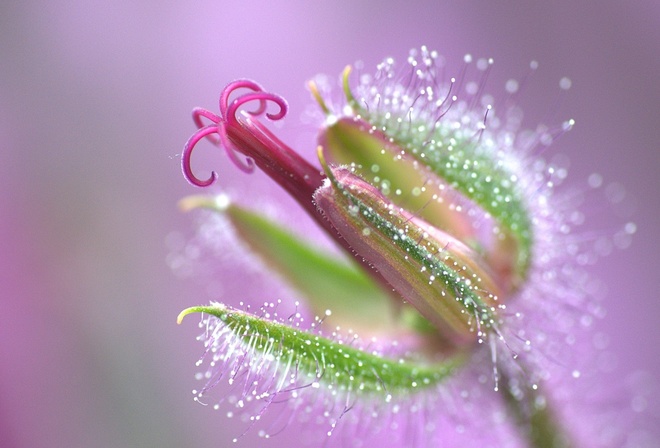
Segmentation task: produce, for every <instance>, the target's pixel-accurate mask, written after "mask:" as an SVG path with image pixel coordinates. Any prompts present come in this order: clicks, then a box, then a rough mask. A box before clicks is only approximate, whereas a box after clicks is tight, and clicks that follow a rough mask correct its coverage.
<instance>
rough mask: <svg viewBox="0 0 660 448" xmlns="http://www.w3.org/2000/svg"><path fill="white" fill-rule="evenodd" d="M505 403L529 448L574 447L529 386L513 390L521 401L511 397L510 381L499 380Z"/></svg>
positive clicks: (547, 406) (544, 403) (545, 405)
mask: <svg viewBox="0 0 660 448" xmlns="http://www.w3.org/2000/svg"><path fill="white" fill-rule="evenodd" d="M502 380H503V383H504V384H507V385H509V386H508V387H505V388H504V400H505V402H506V405H507V407H508V408H509V410H510V411H511V412H512V414H513V415H514V417H515V418H516V420H517V423H518V427H519V428H520V431H521V432H522V433H523V436H524V438H525V439H527V442H528V443H529V447H530V448H570V447H572V446H574V445H573V443H572V441H571V440H570V437H569V436H568V433H567V431H566V430H565V428H563V427H562V426H561V424H560V423H559V422H558V421H557V418H556V416H555V414H554V413H553V412H552V409H551V408H550V405H549V403H548V402H547V400H546V399H545V398H544V396H543V394H542V393H541V392H540V390H539V388H538V387H537V388H534V387H533V386H532V385H531V384H527V383H521V384H519V385H518V386H517V387H516V388H517V389H520V390H521V395H522V398H519V397H517V396H515V395H514V392H513V389H514V387H511V379H510V378H509V377H507V376H506V374H505V375H503V376H502Z"/></svg>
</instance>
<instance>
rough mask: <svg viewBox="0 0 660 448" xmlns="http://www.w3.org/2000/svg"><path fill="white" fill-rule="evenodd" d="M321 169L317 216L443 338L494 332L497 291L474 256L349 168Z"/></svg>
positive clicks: (467, 338) (460, 339)
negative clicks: (324, 175)
mask: <svg viewBox="0 0 660 448" xmlns="http://www.w3.org/2000/svg"><path fill="white" fill-rule="evenodd" d="M320 156H321V159H322V162H323V156H322V155H320ZM325 168H326V172H327V174H328V177H329V179H330V181H327V182H326V183H325V185H324V186H323V187H321V188H320V189H318V190H317V191H316V193H315V195H314V200H315V201H316V205H317V207H318V208H319V210H320V211H321V212H322V213H323V214H324V215H325V217H326V218H327V219H328V220H329V221H330V222H331V223H332V225H333V226H334V227H335V229H337V231H338V232H339V234H340V235H341V236H342V237H343V238H344V239H345V240H346V242H347V243H348V245H349V246H351V248H352V249H353V250H354V251H355V252H356V253H357V254H359V255H360V256H361V257H363V258H364V259H365V260H366V261H367V262H368V263H369V264H371V266H372V267H373V268H375V269H376V270H377V271H378V272H379V273H380V275H381V276H382V277H384V278H385V279H386V280H387V282H388V283H389V285H390V286H391V287H392V288H393V289H394V290H395V291H396V292H397V293H398V294H400V295H401V296H402V297H403V298H404V299H405V300H407V301H408V302H410V303H411V304H412V305H413V306H414V307H415V308H417V310H418V311H419V312H420V313H421V314H422V315H423V316H424V317H425V318H426V319H428V320H429V321H430V322H431V323H432V324H433V325H434V326H435V327H436V328H437V330H438V332H439V334H440V336H441V338H442V339H445V340H446V341H448V342H449V343H450V344H452V345H455V346H461V345H463V346H464V345H466V344H470V343H472V342H474V341H475V340H479V341H480V342H481V341H483V339H484V337H485V336H486V330H487V329H490V328H495V329H496V326H497V320H496V316H495V311H496V309H497V306H498V297H499V296H500V294H501V288H500V287H499V286H498V284H497V282H496V281H495V280H494V276H493V274H492V273H491V271H490V269H489V268H488V266H487V265H485V264H484V263H483V262H482V261H481V257H479V255H478V254H477V253H475V251H474V250H473V249H471V248H470V247H468V246H467V245H465V244H464V243H463V242H461V241H460V240H458V239H457V238H455V237H454V236H452V235H450V234H448V233H447V232H444V231H442V230H440V229H438V228H435V227H433V226H431V225H430V224H429V223H428V222H426V221H424V220H423V219H421V218H419V217H416V216H415V215H413V214H412V213H411V212H409V211H407V210H405V209H403V208H400V207H398V206H396V205H395V204H393V203H392V201H390V200H389V199H388V198H386V197H385V196H384V195H383V194H382V193H381V192H380V191H379V190H378V189H377V188H375V187H374V186H373V185H371V184H370V183H368V182H366V181H365V180H363V179H362V178H360V177H359V176H357V175H355V174H353V173H352V172H351V170H350V169H348V168H343V167H328V166H327V165H325Z"/></svg>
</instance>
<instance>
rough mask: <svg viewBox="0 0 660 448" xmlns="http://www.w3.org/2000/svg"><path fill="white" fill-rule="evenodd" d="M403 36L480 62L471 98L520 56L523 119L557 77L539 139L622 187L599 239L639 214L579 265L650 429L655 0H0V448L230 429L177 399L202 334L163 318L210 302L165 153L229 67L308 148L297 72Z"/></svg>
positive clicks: (215, 433) (257, 184) (214, 439)
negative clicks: (588, 265)
mask: <svg viewBox="0 0 660 448" xmlns="http://www.w3.org/2000/svg"><path fill="white" fill-rule="evenodd" d="M590 4H591V5H598V6H597V7H596V6H589V5H590ZM422 44H426V45H428V46H429V47H431V48H435V49H437V50H438V51H439V52H440V53H441V54H443V55H445V56H446V58H447V60H448V65H449V67H450V68H451V67H452V66H453V67H454V68H456V67H457V65H456V64H458V63H459V61H460V60H461V57H462V55H463V54H464V53H466V52H470V53H472V54H473V55H474V56H476V57H487V56H492V57H493V58H494V59H495V67H494V70H493V74H492V77H491V79H490V81H489V87H490V89H489V90H491V91H498V89H501V86H502V85H503V83H504V81H505V80H506V79H508V78H510V77H520V76H522V75H523V74H524V73H525V71H526V68H527V67H528V64H529V61H531V60H532V59H536V60H538V61H539V62H540V68H539V70H538V71H537V73H536V74H535V75H534V79H533V81H532V82H531V83H530V86H529V88H528V89H527V91H526V92H525V94H524V101H523V102H524V104H525V112H526V113H527V114H528V116H530V117H532V120H533V119H534V118H539V117H543V116H544V112H545V111H546V109H547V108H549V107H550V106H552V104H554V101H555V99H556V98H558V96H559V88H558V82H559V79H560V78H561V77H562V76H569V77H570V78H571V79H572V81H573V88H572V89H571V91H570V93H569V94H568V95H564V97H565V98H564V100H563V101H564V103H563V105H562V108H561V110H562V112H563V114H562V115H560V116H558V117H557V120H556V121H557V122H558V121H559V120H561V119H564V118H569V117H573V118H575V119H576V121H577V127H576V128H575V129H574V130H573V131H572V132H571V133H569V134H568V135H567V136H566V137H564V138H562V140H561V141H560V143H559V144H558V145H557V146H556V147H555V151H557V150H560V151H561V152H563V153H566V154H568V155H569V156H570V160H571V167H570V169H571V179H573V180H574V181H575V182H576V183H580V182H584V180H585V179H586V177H587V176H588V175H589V174H591V173H592V172H594V171H596V172H599V173H601V174H602V175H603V177H604V178H605V180H606V182H612V181H617V182H620V183H621V184H622V185H623V186H625V189H626V190H627V192H628V195H627V197H626V199H625V200H624V201H623V203H619V204H618V205H617V204H614V206H613V207H612V210H598V211H597V216H598V218H597V220H596V221H595V222H593V224H594V228H596V229H604V230H605V231H607V232H611V233H614V231H615V230H616V229H617V228H618V226H620V225H621V224H622V223H624V222H626V221H627V220H630V219H631V218H630V216H629V213H630V212H631V209H634V215H633V217H632V220H634V221H635V222H636V223H637V225H638V232H637V234H636V235H635V238H634V241H633V243H632V246H631V247H630V248H629V249H627V250H624V251H618V252H615V254H614V255H612V256H610V257H608V258H606V259H604V260H602V261H601V262H600V263H599V264H598V266H597V267H596V268H595V269H594V272H595V273H596V274H597V275H599V276H600V277H601V278H603V279H607V283H608V291H607V295H606V298H605V300H606V302H605V303H606V307H607V309H608V311H609V312H608V315H607V316H606V318H605V319H604V321H603V322H602V323H601V324H600V330H601V331H605V332H606V333H607V334H608V335H609V337H610V339H609V340H610V348H611V351H612V353H613V359H614V360H615V361H616V364H615V365H616V368H615V370H613V371H612V372H610V374H609V378H610V379H611V381H612V382H613V387H621V386H623V387H628V388H630V387H632V388H633V389H634V392H636V393H642V394H643V395H644V396H645V397H647V398H646V399H644V398H640V397H639V396H638V397H637V399H636V401H635V402H634V403H625V404H624V405H626V406H635V407H636V408H637V409H644V408H645V407H647V406H648V410H647V412H648V415H650V418H651V420H654V421H655V422H656V423H657V422H658V421H660V404H659V401H658V396H659V394H658V390H657V388H658V386H657V380H658V378H660V359H659V358H660V356H659V351H658V341H660V326H659V325H658V324H657V322H658V317H660V312H659V311H658V308H657V305H656V304H657V303H658V299H659V298H660V280H659V279H660V276H659V275H658V274H657V272H656V270H657V269H656V265H655V263H656V261H654V260H657V259H658V254H660V238H658V236H659V235H660V231H659V230H658V229H659V226H658V218H659V217H660V200H659V199H658V195H659V193H660V176H659V175H658V169H659V168H660V147H659V146H660V145H659V142H660V126H659V123H658V110H659V109H660V85H659V84H658V80H659V79H660V5H658V3H657V1H654V0H644V1H629V2H618V1H604V2H598V3H593V2H575V1H564V0H562V1H556V2H534V3H533V4H532V2H516V1H503V2H482V1H476V0H474V1H473V0H469V1H463V2H457V3H456V6H448V5H444V4H441V2H434V1H427V2H418V3H415V4H413V2H406V4H405V6H404V3H403V2H401V3H394V2H378V1H370V2H352V1H341V2H333V3H330V2H323V3H321V2H318V3H316V2H309V1H304V0H300V1H291V2H286V3H285V2H280V3H279V6H276V2H270V1H262V2H257V1H245V0H243V1H235V2H229V1H224V2H223V1H215V2H199V3H196V2H178V3H173V2H155V1H144V2H133V3H131V2H127V3H125V4H122V6H119V4H118V3H117V4H113V5H110V4H107V3H106V2H95V1H84V2H83V1H67V2H58V1H51V2H3V3H2V5H1V6H0V145H1V147H2V154H3V162H2V164H0V233H1V235H2V236H1V239H0V287H1V291H2V292H1V293H0V294H1V295H0V300H1V302H0V303H1V304H2V311H3V318H2V321H1V322H0V446H2V447H87V446H94V447H111V446H112V447H118V446H159V447H179V446H195V447H211V446H216V447H217V446H224V445H225V442H227V441H228V440H230V439H231V437H232V436H234V435H236V431H237V429H236V426H235V424H234V423H231V424H230V422H228V420H226V419H225V418H224V417H223V416H222V415H219V413H217V412H213V411H212V410H211V409H209V408H206V407H204V406H200V405H199V404H197V403H194V402H193V400H192V394H191V389H192V388H193V387H196V386H197V384H196V382H195V381H194V379H193V375H194V373H195V372H196V369H195V366H194V362H195V361H196V360H197V358H198V357H199V355H200V354H201V351H202V347H201V345H200V344H199V343H198V342H196V341H195V336H196V334H197V332H198V330H197V328H196V326H195V325H193V324H192V323H188V325H182V326H177V325H176V324H175V317H176V315H177V314H178V312H179V311H180V310H181V309H182V308H184V307H186V306H189V305H193V304H198V303H204V302H207V301H208V300H209V299H210V298H219V297H218V296H217V294H216V295H215V296H213V295H212V293H209V291H208V288H207V286H206V285H205V284H204V283H203V282H200V281H195V279H194V278H181V276H178V275H175V273H173V272H172V270H171V269H170V267H169V266H168V263H167V259H168V256H169V255H170V253H171V246H172V244H174V243H172V240H176V239H177V238H178V239H183V240H185V239H187V238H189V237H191V236H192V235H193V234H194V219H193V217H191V216H186V215H182V214H180V213H179V211H178V210H177V208H176V201H177V200H178V199H180V198H181V197H183V196H185V195H187V194H191V193H193V192H195V190H194V189H193V188H192V187H190V186H189V185H188V184H187V183H186V182H185V181H184V179H183V177H182V176H181V173H180V158H179V154H180V151H181V148H182V146H183V144H184V142H185V141H186V139H187V138H188V136H189V135H190V134H191V133H192V131H193V130H194V127H193V124H192V122H191V120H190V110H191V109H192V107H193V106H204V107H208V108H211V109H212V110H215V108H216V107H217V95H218V94H219V92H220V89H221V88H222V87H223V86H224V85H225V84H226V83H227V82H229V81H230V80H233V79H235V78H240V77H249V78H252V79H255V80H258V81H259V82H260V83H262V84H263V85H264V86H265V87H266V88H267V89H269V90H271V91H273V92H276V93H279V94H281V95H282V96H284V97H285V98H287V99H288V101H289V104H290V110H291V112H290V115H289V118H288V119H287V120H286V123H285V125H284V127H283V129H282V130H281V131H279V132H280V134H281V135H282V136H283V139H284V140H285V141H288V142H290V143H291V144H292V145H293V146H294V147H297V148H301V149H303V148H304V150H305V151H306V154H307V155H309V156H310V157H311V154H312V150H313V138H314V129H313V128H310V127H308V126H306V125H305V124H303V123H302V121H301V120H300V116H301V115H303V112H304V110H305V109H306V108H307V107H308V105H310V104H311V103H312V101H311V100H310V99H309V94H308V92H307V91H306V90H305V88H304V83H305V82H306V80H308V79H309V78H311V77H312V76H314V75H315V74H317V73H326V74H329V75H331V76H333V77H334V76H335V75H337V74H338V73H339V72H340V71H341V69H342V68H343V67H344V66H345V65H346V64H347V63H352V62H354V61H356V60H363V61H364V62H365V67H366V68H367V69H371V67H373V66H374V65H375V63H377V62H378V61H380V59H382V58H383V57H384V56H394V57H396V58H398V59H403V58H404V57H405V56H406V55H407V52H408V50H409V49H410V48H413V47H418V46H419V45H422ZM535 105H538V106H535ZM532 123H533V121H532ZM202 152H204V153H205V154H208V155H201V153H202ZM196 160H198V162H197V163H199V165H196V166H198V170H199V175H200V176H204V175H205V173H206V170H207V169H209V167H213V168H214V169H216V170H217V171H218V172H219V173H220V179H221V180H220V185H221V186H223V187H231V188H233V189H234V190H236V189H242V190H244V191H246V192H247V193H246V195H255V196H256V195H257V194H258V192H259V190H260V188H262V187H263V186H265V185H267V186H270V185H271V184H270V183H269V182H267V181H266V180H264V179H263V177H261V176H259V175H255V176H246V175H244V174H242V173H240V172H238V170H237V169H235V168H234V167H232V166H230V164H229V163H228V162H227V161H226V158H225V157H223V156H222V155H220V154H212V153H211V151H200V155H199V159H196ZM271 195H272V196H273V197H276V198H277V200H279V198H280V196H281V195H277V194H271ZM248 197H249V196H248ZM284 203H285V204H287V206H288V205H289V204H290V203H289V202H284ZM168 242H169V243H168ZM239 286H240V285H238V286H236V285H233V286H231V285H230V286H228V288H229V290H230V291H231V290H232V288H238V287H239ZM236 290H240V288H239V289H236ZM274 298H275V297H264V299H269V300H270V299H274ZM631 374H632V375H631ZM232 425H234V427H232ZM656 431H657V430H656ZM295 436H296V434H288V435H284V436H281V437H279V438H277V439H275V440H274V441H273V443H270V444H268V445H269V446H276V445H281V446H288V444H290V443H291V440H295ZM251 437H252V435H250V436H248V438H247V439H246V444H245V446H250V440H253V439H251ZM260 443H263V442H260Z"/></svg>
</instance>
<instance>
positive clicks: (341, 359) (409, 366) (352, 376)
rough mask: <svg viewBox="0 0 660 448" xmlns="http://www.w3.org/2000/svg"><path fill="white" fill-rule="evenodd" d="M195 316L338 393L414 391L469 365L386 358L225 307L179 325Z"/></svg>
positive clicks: (457, 360)
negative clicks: (213, 320) (215, 322)
mask: <svg viewBox="0 0 660 448" xmlns="http://www.w3.org/2000/svg"><path fill="white" fill-rule="evenodd" d="M191 313H206V314H209V315H211V316H214V317H216V318H217V319H219V320H220V321H221V322H222V324H223V325H225V326H226V328H229V329H231V333H232V336H231V337H232V338H236V339H238V340H240V342H241V344H243V345H244V346H245V347H248V348H249V351H250V352H251V353H252V356H266V357H268V359H279V360H282V366H283V365H285V364H288V365H295V366H296V369H297V372H298V373H299V374H301V373H302V374H303V375H305V376H306V377H307V378H306V379H309V380H314V381H317V382H318V383H321V384H324V385H329V386H331V387H332V389H339V390H345V391H357V390H359V391H360V392H361V393H371V394H387V395H401V394H404V393H414V392H416V391H418V390H424V389H427V388H429V387H432V386H433V385H435V384H438V383H439V382H441V381H443V380H444V379H446V378H448V377H449V376H451V374H452V373H453V372H454V371H455V370H456V369H457V368H458V367H459V366H460V365H462V363H463V358H462V357H461V356H458V355H457V356H454V357H452V358H449V359H447V360H443V361H442V362H435V363H423V362H420V361H417V360H414V361H413V360H406V359H391V358H386V357H383V356H380V355H378V354H374V353H373V352H367V351H364V350H360V349H358V348H355V347H351V346H348V345H345V344H343V343H341V342H339V341H334V340H331V339H329V338H327V337H324V336H321V335H319V334H314V333H310V332H307V331H302V330H300V329H299V328H292V327H289V326H287V325H284V324H281V323H278V322H274V321H271V320H267V319H264V318H261V317H257V316H254V315H252V314H249V313H247V312H244V311H240V310H236V309H233V308H230V307H229V306H226V305H223V304H220V303H217V304H212V305H209V306H194V307H190V308H187V309H185V310H183V311H182V312H181V313H180V314H179V316H178V318H177V323H181V321H182V320H183V318H184V317H185V316H187V315H188V314H191ZM223 337H226V336H223ZM387 395H384V396H385V398H386V401H389V399H388V398H387ZM390 398H391V396H390Z"/></svg>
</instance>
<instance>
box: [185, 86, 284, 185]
mask: <svg viewBox="0 0 660 448" xmlns="http://www.w3.org/2000/svg"><path fill="white" fill-rule="evenodd" d="M239 89H249V90H252V92H251V93H245V94H243V95H241V96H239V97H237V98H235V99H234V100H233V101H231V102H230V101H229V97H230V96H231V94H232V93H234V92H235V91H236V90H239ZM253 101H257V102H258V103H259V106H258V108H257V109H256V110H254V111H249V112H248V113H249V114H250V115H252V116H258V115H262V114H264V113H265V112H266V107H267V103H268V102H269V101H270V102H272V103H275V104H276V105H277V106H278V107H279V111H277V112H276V113H266V114H265V115H266V117H267V118H268V119H269V120H280V119H282V118H284V116H285V115H286V113H287V110H288V106H287V104H286V101H285V100H284V99H283V98H282V97H279V96H277V95H274V94H272V93H268V92H264V90H263V88H262V87H261V86H260V85H259V84H257V83H255V82H254V81H250V80H238V81H234V82H232V83H230V84H229V85H227V86H226V87H225V88H224V89H223V90H222V92H221V93H220V101H219V103H220V104H219V108H220V115H217V114H215V113H213V112H211V111H209V110H206V109H203V108H199V107H196V108H195V109H193V111H192V117H193V122H194V123H195V125H196V126H197V132H195V133H194V134H193V135H192V136H191V137H190V138H189V139H188V141H187V142H186V144H185V146H184V148H183V153H182V156H181V168H182V171H183V175H184V177H185V178H186V179H187V180H188V182H190V183H191V184H193V185H195V186H198V187H208V186H209V185H211V184H213V182H215V180H216V179H217V177H218V175H217V173H216V172H215V171H212V172H211V175H210V176H209V177H208V178H207V179H206V180H202V179H199V178H198V177H197V176H195V174H194V173H193V172H192V167H191V162H190V161H191V157H192V152H193V149H194V148H195V145H197V143H198V142H199V141H200V140H202V139H203V138H204V137H206V138H207V139H209V141H211V143H213V144H214V145H216V146H222V147H224V149H225V152H226V154H227V156H228V157H229V160H231V161H232V163H234V165H236V166H237V167H238V168H239V169H240V170H242V171H244V172H247V173H250V172H252V171H254V160H253V159H252V158H251V157H249V155H248V157H247V159H246V160H245V161H243V160H241V159H240V158H239V157H238V156H237V155H236V152H244V151H241V150H240V149H239V148H237V147H236V145H235V144H234V143H233V142H232V141H231V140H230V138H229V136H228V129H229V128H231V127H240V126H241V124H240V123H239V121H238V117H237V116H236V113H237V112H238V109H239V108H240V107H241V106H243V105H244V104H246V103H249V102H253ZM204 120H209V121H210V123H209V124H206V125H205V124H204Z"/></svg>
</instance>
